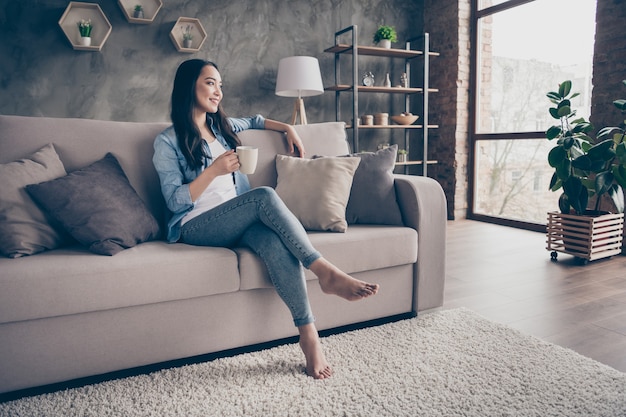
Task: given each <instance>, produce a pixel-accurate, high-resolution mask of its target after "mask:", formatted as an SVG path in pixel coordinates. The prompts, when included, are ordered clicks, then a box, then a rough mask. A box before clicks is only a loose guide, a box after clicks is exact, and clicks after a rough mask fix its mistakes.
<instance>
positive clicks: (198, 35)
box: [170, 17, 207, 53]
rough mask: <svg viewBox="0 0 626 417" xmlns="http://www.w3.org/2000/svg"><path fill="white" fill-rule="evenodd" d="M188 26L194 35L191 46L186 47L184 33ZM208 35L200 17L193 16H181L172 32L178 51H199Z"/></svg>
mask: <svg viewBox="0 0 626 417" xmlns="http://www.w3.org/2000/svg"><path fill="white" fill-rule="evenodd" d="M188 28H189V30H190V32H191V34H192V35H193V39H192V40H191V45H190V46H189V47H185V45H184V42H183V34H184V33H185V32H186V31H187V29H188ZM206 37H207V35H206V32H205V31H204V28H203V27H202V23H200V21H199V20H198V19H194V18H192V17H179V18H178V20H177V21H176V24H175V25H174V27H173V28H172V30H171V32H170V38H171V39H172V42H173V43H174V46H175V47H176V49H177V50H178V52H188V53H193V52H198V51H199V50H200V48H201V47H202V44H203V43H204V40H205V39H206Z"/></svg>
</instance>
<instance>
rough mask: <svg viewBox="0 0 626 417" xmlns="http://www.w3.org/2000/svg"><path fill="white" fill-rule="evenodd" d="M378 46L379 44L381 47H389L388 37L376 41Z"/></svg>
mask: <svg viewBox="0 0 626 417" xmlns="http://www.w3.org/2000/svg"><path fill="white" fill-rule="evenodd" d="M378 46H380V47H381V48H385V49H389V48H391V41H390V40H389V39H381V41H380V42H378Z"/></svg>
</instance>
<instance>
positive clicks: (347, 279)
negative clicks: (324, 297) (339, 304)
mask: <svg viewBox="0 0 626 417" xmlns="http://www.w3.org/2000/svg"><path fill="white" fill-rule="evenodd" d="M309 269H310V270H311V271H312V272H313V273H314V274H315V275H317V278H318V279H319V283H320V287H322V291H324V292H325V293H326V294H335V295H338V296H339V297H342V298H345V299H346V300H348V301H355V300H360V299H362V298H365V297H369V296H371V295H375V294H376V293H377V292H378V284H370V283H368V282H364V281H360V280H358V279H356V278H352V277H351V276H350V275H348V274H346V273H345V272H343V271H342V270H340V269H339V268H337V267H336V266H335V265H333V264H332V263H330V262H328V261H327V260H326V259H325V258H319V259H317V260H316V261H315V262H313V263H312V264H311V266H310V267H309Z"/></svg>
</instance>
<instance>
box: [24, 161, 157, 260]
mask: <svg viewBox="0 0 626 417" xmlns="http://www.w3.org/2000/svg"><path fill="white" fill-rule="evenodd" d="M26 189H27V190H28V192H29V193H30V194H31V196H32V197H33V198H34V199H35V200H36V201H37V202H38V203H39V204H40V205H41V206H42V207H44V208H45V209H46V210H47V212H48V213H49V214H50V216H52V217H53V218H54V219H55V220H56V221H58V222H59V223H60V224H61V225H62V226H63V228H64V229H65V230H66V231H67V232H68V233H69V234H70V235H71V236H72V237H73V238H74V239H76V240H77V241H78V242H80V243H81V244H83V245H85V246H87V247H88V248H89V250H91V251H92V252H94V253H98V254H101V255H115V254H116V253H118V252H120V251H121V250H123V249H127V248H131V247H133V246H135V245H136V244H138V243H141V242H145V241H148V240H152V239H155V238H156V237H158V235H159V225H158V223H157V221H156V220H155V218H154V216H153V215H152V214H151V213H150V212H149V211H148V209H147V208H146V206H145V205H144V203H143V201H141V199H140V198H139V196H138V195H137V193H136V192H135V190H134V189H133V187H132V186H131V185H130V183H129V182H128V178H127V177H126V174H124V171H123V170H122V167H121V166H120V164H119V162H118V161H117V159H116V158H115V156H113V155H112V154H111V153H109V154H107V155H106V156H105V157H104V158H102V159H100V160H99V161H96V162H94V163H93V164H91V165H89V166H87V167H85V168H83V169H80V170H77V171H74V172H72V173H70V174H68V175H66V176H64V177H61V178H57V179H55V180H51V181H47V182H44V183H41V184H35V185H29V186H27V187H26Z"/></svg>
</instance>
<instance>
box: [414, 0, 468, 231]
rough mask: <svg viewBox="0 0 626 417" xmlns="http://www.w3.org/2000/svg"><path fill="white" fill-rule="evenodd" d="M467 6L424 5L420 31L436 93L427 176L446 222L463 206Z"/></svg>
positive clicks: (462, 212)
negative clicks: (443, 201) (441, 195)
mask: <svg viewBox="0 0 626 417" xmlns="http://www.w3.org/2000/svg"><path fill="white" fill-rule="evenodd" d="M469 27H470V2H469V0H425V1H424V28H425V30H426V31H427V32H429V33H430V38H431V49H432V50H433V51H436V52H439V53H440V54H441V55H440V56H439V57H436V58H433V59H432V60H431V63H432V65H431V71H430V85H431V87H433V88H439V92H438V93H436V94H432V95H431V96H430V97H431V99H430V104H431V105H430V109H431V113H430V122H431V123H434V124H438V125H439V129H434V130H431V133H432V135H431V136H430V141H429V145H430V152H429V153H430V155H429V159H436V160H437V161H438V164H437V165H433V166H431V167H429V171H428V176H429V177H432V178H435V179H436V180H437V181H439V183H440V184H441V185H442V187H443V189H444V191H445V193H446V196H447V199H448V218H450V219H455V218H464V217H466V213H467V200H468V176H469V171H468V157H469V148H468V134H469V126H468V123H469V78H470V74H469V71H470V30H469Z"/></svg>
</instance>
